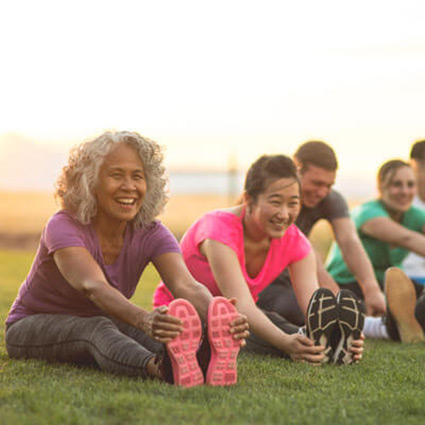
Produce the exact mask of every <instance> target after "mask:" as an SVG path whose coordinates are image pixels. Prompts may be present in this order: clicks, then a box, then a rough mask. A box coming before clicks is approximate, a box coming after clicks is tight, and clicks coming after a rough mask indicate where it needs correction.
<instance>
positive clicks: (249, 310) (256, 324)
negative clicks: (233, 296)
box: [236, 302, 288, 352]
mask: <svg viewBox="0 0 425 425" xmlns="http://www.w3.org/2000/svg"><path fill="white" fill-rule="evenodd" d="M236 307H237V309H238V311H239V312H240V313H242V314H244V315H245V316H246V317H247V318H248V323H249V328H250V331H252V332H253V333H254V334H255V335H257V336H258V337H259V338H261V339H263V340H264V341H266V342H268V343H270V344H271V345H273V346H275V347H276V348H278V349H279V350H281V351H283V352H287V344H286V342H287V337H288V334H286V333H285V332H283V331H282V330H280V329H279V328H278V327H277V326H276V325H275V324H274V323H272V322H271V321H270V319H269V318H268V317H267V316H266V315H265V314H264V313H263V312H262V311H261V310H260V309H259V308H258V307H256V305H255V304H254V303H252V304H251V303H239V302H237V304H236Z"/></svg>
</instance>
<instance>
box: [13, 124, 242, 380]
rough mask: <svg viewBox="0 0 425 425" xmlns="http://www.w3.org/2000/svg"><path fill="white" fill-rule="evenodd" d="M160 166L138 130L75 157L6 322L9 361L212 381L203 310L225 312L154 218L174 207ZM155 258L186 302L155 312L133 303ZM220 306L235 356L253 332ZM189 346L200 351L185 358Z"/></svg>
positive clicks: (113, 135)
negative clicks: (202, 349)
mask: <svg viewBox="0 0 425 425" xmlns="http://www.w3.org/2000/svg"><path fill="white" fill-rule="evenodd" d="M162 161H163V155H162V152H161V149H160V147H159V145H158V144H157V143H156V142H154V141H151V140H149V139H147V138H144V137H142V136H140V135H139V134H138V133H135V132H125V131H123V132H107V133H104V134H102V135H101V136H99V137H97V138H96V139H94V140H91V141H88V142H86V143H83V144H81V145H79V146H78V147H76V148H75V149H73V150H72V151H71V154H70V157H69V161H68V164H67V165H66V166H65V167H64V168H63V172H62V174H61V176H60V177H59V179H58V181H57V191H56V196H57V197H58V198H59V199H60V200H61V204H62V209H61V210H60V211H58V212H57V213H55V214H54V215H53V216H52V217H51V218H50V220H49V221H48V223H47V225H46V228H45V229H44V231H43V234H42V236H41V240H40V245H39V248H38V251H37V254H36V257H35V260H34V262H33V265H32V267H31V270H30V272H29V274H28V276H27V278H26V280H25V281H24V282H23V284H22V286H21V288H20V290H19V294H18V296H17V298H16V300H15V302H14V303H13V306H12V308H11V310H10V313H9V315H8V318H7V320H6V347H7V351H8V353H9V355H10V357H12V358H39V359H45V360H48V361H63V362H70V363H75V364H95V365H97V366H98V367H100V368H101V369H102V370H105V371H109V372H113V373H118V374H124V375H129V376H139V377H142V378H147V377H154V378H160V379H167V380H168V381H171V382H173V381H174V383H175V384H178V385H184V386H193V385H198V384H200V383H203V382H204V377H203V372H205V371H204V370H201V368H200V367H199V364H198V362H197V359H196V350H197V348H198V345H199V342H200V336H201V335H200V334H201V322H200V320H199V317H198V313H199V315H200V316H201V318H202V319H204V320H206V321H207V322H208V320H210V319H211V318H214V315H219V314H220V313H217V311H216V310H217V308H214V311H210V310H211V305H212V304H213V303H214V302H215V301H214V300H213V298H212V296H211V295H210V293H209V291H208V290H207V289H206V288H205V287H204V286H203V285H200V284H199V283H198V282H196V281H195V280H194V278H193V277H192V276H191V274H190V273H189V271H188V270H187V268H186V266H185V263H184V261H183V259H182V256H181V251H180V247H179V245H178V242H177V241H176V239H175V238H174V236H173V235H172V234H171V233H170V231H169V230H168V229H166V228H165V227H164V226H163V225H162V224H161V223H160V222H159V221H157V220H155V217H156V216H157V215H158V214H159V213H160V212H161V211H162V208H163V207H164V205H165V203H166V201H167V196H166V191H165V187H166V178H165V169H164V166H163V164H162ZM149 262H152V263H153V265H154V266H155V268H156V269H157V270H158V272H159V274H160V276H161V278H162V279H163V281H164V282H165V284H166V285H167V286H168V288H169V289H170V291H171V292H172V293H173V294H174V296H175V297H176V298H179V299H180V300H179V301H178V302H177V303H176V304H175V305H174V306H171V305H170V307H165V306H162V307H159V308H157V309H155V310H154V311H152V312H148V311H146V310H144V309H143V308H141V307H139V306H137V305H135V304H134V303H132V302H131V301H130V298H131V296H132V295H133V293H134V291H135V289H136V287H137V285H138V282H139V280H140V277H141V275H142V273H143V270H144V269H145V267H146V266H147V264H148V263H149ZM218 303H222V304H220V305H221V307H223V306H224V307H223V308H224V310H226V311H227V312H230V313H232V314H228V315H227V316H226V318H227V319H226V318H225V319H226V320H228V322H227V324H228V332H227V335H226V336H225V337H224V338H227V343H228V342H231V344H230V345H231V346H232V347H234V348H233V355H234V354H235V351H237V348H238V347H239V346H240V345H243V344H244V341H245V338H246V337H247V335H248V330H247V329H248V325H247V322H246V318H245V317H244V316H241V315H239V314H237V312H236V310H235V308H234V303H235V302H234V301H232V300H231V301H230V302H229V301H227V300H224V299H223V300H218ZM223 303H224V304H223ZM215 304H217V302H215ZM219 310H220V309H219ZM220 311H222V310H220ZM223 318H224V317H221V319H223ZM188 319H190V320H188ZM208 323H209V322H208ZM184 341H190V342H193V344H192V345H193V346H192V345H191V348H189V352H187V353H185V356H184V358H179V357H178V356H177V354H176V353H177V352H178V351H179V350H180V349H182V350H183V349H187V347H186V346H185V345H184ZM164 344H165V347H166V348H167V349H166V350H164ZM184 347H186V348H184ZM236 347H237V348H236ZM167 353H168V354H169V357H170V358H169V359H168V356H167ZM230 354H232V353H230ZM236 354H237V353H236ZM213 357H214V351H213V352H212V354H211V361H210V363H211V364H210V365H209V366H207V367H208V373H209V375H210V376H212V374H214V373H215V372H216V371H214V370H209V369H210V367H212V368H214V367H216V362H215V361H214V358H213ZM164 358H165V359H168V360H169V361H168V363H167V362H165V361H163V359H164ZM167 364H168V366H169V368H168V371H167ZM188 371H189V372H188ZM210 381H211V382H208V380H207V382H208V383H213V382H212V381H213V379H212V378H211V379H210ZM223 384H224V385H226V384H228V383H226V382H224V383H223Z"/></svg>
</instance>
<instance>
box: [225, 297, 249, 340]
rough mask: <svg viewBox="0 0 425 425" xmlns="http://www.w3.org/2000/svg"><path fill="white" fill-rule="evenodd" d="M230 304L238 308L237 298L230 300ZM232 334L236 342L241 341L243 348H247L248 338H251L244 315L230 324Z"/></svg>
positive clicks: (240, 315)
mask: <svg viewBox="0 0 425 425" xmlns="http://www.w3.org/2000/svg"><path fill="white" fill-rule="evenodd" d="M229 302H230V303H231V304H233V305H234V306H236V298H230V299H229ZM230 333H231V334H232V336H233V339H234V340H235V341H240V345H241V347H245V345H246V338H248V337H249V324H248V318H247V317H246V316H245V315H244V314H239V317H238V318H237V319H235V320H233V321H232V322H231V323H230Z"/></svg>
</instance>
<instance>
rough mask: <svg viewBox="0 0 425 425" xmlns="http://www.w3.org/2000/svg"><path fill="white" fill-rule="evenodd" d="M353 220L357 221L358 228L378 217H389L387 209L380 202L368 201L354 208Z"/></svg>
mask: <svg viewBox="0 0 425 425" xmlns="http://www.w3.org/2000/svg"><path fill="white" fill-rule="evenodd" d="M352 216H353V220H354V222H355V223H356V227H357V229H360V228H361V227H362V226H363V224H365V223H366V222H368V221H369V220H372V218H377V217H389V215H388V213H387V211H385V208H384V207H383V206H382V204H381V203H380V202H368V203H366V204H363V205H360V206H359V207H357V208H355V209H354V210H353V214H352Z"/></svg>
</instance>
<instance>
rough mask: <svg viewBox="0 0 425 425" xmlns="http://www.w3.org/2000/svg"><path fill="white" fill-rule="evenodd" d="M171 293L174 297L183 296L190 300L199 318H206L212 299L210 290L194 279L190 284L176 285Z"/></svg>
mask: <svg viewBox="0 0 425 425" xmlns="http://www.w3.org/2000/svg"><path fill="white" fill-rule="evenodd" d="M173 295H174V296H175V298H185V299H187V300H188V301H190V302H191V303H192V304H193V306H194V307H195V308H196V310H197V311H198V314H199V316H200V317H201V319H203V320H205V319H206V317H207V311H208V305H209V303H210V301H211V299H212V295H211V292H210V291H209V290H208V289H207V287H206V286H204V285H202V284H200V283H198V282H196V281H195V282H194V284H191V285H177V286H176V289H175V290H174V294H173Z"/></svg>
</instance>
